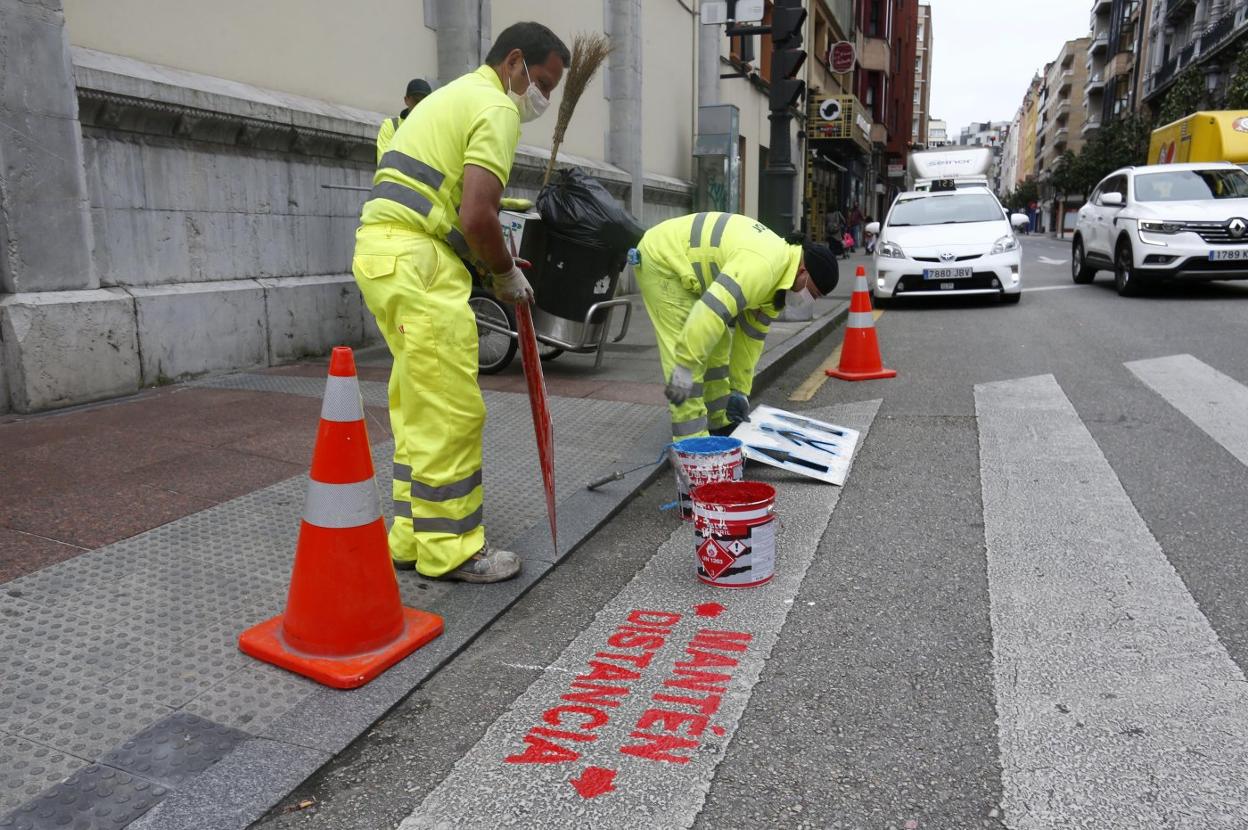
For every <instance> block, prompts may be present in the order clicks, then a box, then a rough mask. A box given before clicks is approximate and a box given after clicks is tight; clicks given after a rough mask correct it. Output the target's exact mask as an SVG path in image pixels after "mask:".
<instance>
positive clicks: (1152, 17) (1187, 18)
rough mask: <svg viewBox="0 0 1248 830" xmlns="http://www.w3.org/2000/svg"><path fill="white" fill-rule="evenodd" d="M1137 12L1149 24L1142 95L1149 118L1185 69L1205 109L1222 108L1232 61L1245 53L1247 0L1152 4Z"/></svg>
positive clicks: (1160, 1)
mask: <svg viewBox="0 0 1248 830" xmlns="http://www.w3.org/2000/svg"><path fill="white" fill-rule="evenodd" d="M1141 12H1142V13H1141V19H1146V20H1147V21H1148V23H1147V29H1146V34H1145V40H1146V43H1147V47H1146V49H1147V70H1146V72H1145V73H1144V82H1143V89H1142V95H1143V100H1144V102H1145V103H1146V104H1147V105H1148V107H1149V109H1150V110H1151V112H1152V113H1153V114H1154V115H1156V114H1157V113H1158V112H1159V110H1160V109H1161V102H1162V100H1163V99H1164V98H1165V94H1166V92H1167V91H1168V90H1169V89H1170V87H1171V86H1173V85H1174V81H1175V79H1176V78H1177V77H1178V76H1179V75H1180V74H1181V73H1182V72H1183V71H1184V70H1186V69H1188V68H1190V67H1194V68H1195V70H1196V71H1197V72H1198V73H1199V75H1200V78H1201V81H1202V83H1203V85H1204V89H1205V93H1206V105H1207V106H1209V107H1210V108H1218V107H1220V106H1222V102H1223V100H1224V98H1225V95H1226V85H1227V81H1228V80H1229V78H1230V76H1231V74H1232V73H1233V72H1234V67H1235V61H1236V59H1237V58H1238V57H1239V55H1240V54H1241V53H1242V52H1243V51H1244V50H1245V49H1248V0H1152V2H1151V3H1150V4H1149V8H1147V9H1143V10H1141Z"/></svg>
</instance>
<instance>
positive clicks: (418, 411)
mask: <svg viewBox="0 0 1248 830" xmlns="http://www.w3.org/2000/svg"><path fill="white" fill-rule="evenodd" d="M570 60H571V56H570V54H569V52H568V48H567V47H566V46H565V45H564V44H563V42H562V41H560V40H559V38H558V37H556V36H555V34H554V33H553V32H551V31H550V29H548V28H546V27H545V26H542V25H541V24H539V23H517V24H515V25H513V26H510V27H508V28H507V29H506V30H504V31H503V33H502V34H501V35H499V37H498V40H497V41H495V43H494V46H493V48H491V49H490V52H489V54H488V55H487V56H486V61H485V65H483V66H481V67H480V68H479V69H477V70H476V71H475V72H471V73H469V74H467V75H464V76H463V77H461V78H458V79H456V80H455V81H452V82H451V83H449V84H447V85H446V86H444V87H442V88H440V89H438V90H437V91H436V92H434V93H433V94H431V95H430V96H429V97H428V98H426V99H425V100H424V101H423V102H421V104H420V106H419V107H417V108H416V109H414V110H412V112H411V113H410V114H409V115H408V117H407V118H406V119H405V120H404V121H403V122H402V123H401V124H400V125H399V129H398V131H397V132H396V133H395V135H394V140H393V142H392V143H391V145H390V149H389V150H387V151H386V153H385V154H384V155H383V156H382V158H381V162H380V164H379V165H378V169H377V174H376V176H375V177H374V178H373V190H372V194H371V196H370V198H369V200H368V201H367V202H366V203H365V204H364V210H363V214H362V216H361V219H360V222H361V224H360V228H359V230H358V231H357V232H356V236H355V257H354V259H353V261H352V269H353V271H354V273H355V279H356V282H357V283H358V284H359V286H360V291H361V293H363V295H364V301H365V302H366V303H367V304H368V308H369V310H370V311H371V312H372V313H373V315H374V316H375V317H376V318H377V325H378V326H379V328H380V329H381V333H382V335H383V336H384V337H385V340H386V345H387V346H389V347H390V353H391V354H392V355H393V357H394V367H393V369H392V370H391V384H390V424H391V427H392V430H393V432H394V439H395V451H394V485H393V495H394V511H395V519H394V524H393V525H392V526H391V528H390V555H391V558H392V559H393V560H394V563H395V566H396V567H398V568H415V569H416V570H418V571H419V572H420V573H422V574H424V575H426V576H429V577H441V578H446V579H457V580H462V581H467V582H496V581H498V580H500V579H507V578H509V577H512V576H515V575H516V574H517V573H519V571H520V559H519V557H517V556H516V555H515V554H514V553H511V552H509V551H504V550H498V549H492V548H490V547H489V546H488V545H487V544H486V538H485V527H484V525H483V524H482V520H481V515H482V490H481V430H482V427H483V426H484V423H485V403H484V401H483V400H482V397H481V390H480V388H479V387H478V386H477V326H476V319H475V318H474V317H473V313H472V310H471V309H470V308H469V306H468V296H469V294H470V292H471V290H472V280H471V277H470V276H469V274H468V270H467V269H466V268H465V267H464V264H463V262H462V261H461V259H460V257H461V256H466V257H471V259H472V260H473V261H474V262H478V263H481V264H482V265H483V266H484V267H485V269H487V270H488V272H489V274H490V275H491V276H490V280H491V288H492V290H493V292H494V295H495V296H496V297H498V298H499V299H501V300H504V301H506V302H529V301H530V300H532V297H533V292H532V288H531V287H530V286H529V283H528V281H527V280H526V279H525V277H524V274H523V273H522V272H521V271H520V269H519V268H518V267H516V265H515V263H514V262H513V260H512V256H511V254H510V252H509V251H508V249H507V245H506V244H505V242H504V241H503V233H502V226H501V225H500V224H499V219H498V209H499V200H500V199H501V198H502V194H503V188H504V186H505V185H506V184H507V179H508V177H509V176H510V174H511V165H512V161H513V159H514V157H515V151H516V144H517V143H518V142H519V140H520V122H521V121H527V120H530V119H532V118H536V117H537V116H539V115H540V114H541V113H542V111H543V110H545V108H546V106H547V104H548V103H549V101H550V94H551V92H552V91H553V90H554V88H555V87H556V86H557V85H558V84H559V81H560V80H561V78H562V77H563V70H564V67H566V66H567V64H568V63H569V61H570Z"/></svg>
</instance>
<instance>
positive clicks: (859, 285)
mask: <svg viewBox="0 0 1248 830" xmlns="http://www.w3.org/2000/svg"><path fill="white" fill-rule="evenodd" d="M857 280H858V281H857V282H856V283H854V291H855V293H856V292H858V291H866V290H867V275H866V274H863V275H862V276H860V277H858V278H857Z"/></svg>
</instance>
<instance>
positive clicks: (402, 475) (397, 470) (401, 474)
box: [391, 461, 412, 483]
mask: <svg viewBox="0 0 1248 830" xmlns="http://www.w3.org/2000/svg"><path fill="white" fill-rule="evenodd" d="M393 470H394V471H393V472H392V473H391V478H393V479H394V480H395V481H404V482H407V483H411V480H412V468H411V467H409V466H407V465H406V464H400V463H399V462H397V461H396V462H394V468H393Z"/></svg>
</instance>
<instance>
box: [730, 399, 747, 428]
mask: <svg viewBox="0 0 1248 830" xmlns="http://www.w3.org/2000/svg"><path fill="white" fill-rule="evenodd" d="M748 420H750V399H749V398H747V397H746V396H745V395H744V394H743V393H741V392H733V393H732V394H731V395H729V396H728V423H730V424H742V423H745V422H746V421H748Z"/></svg>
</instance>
